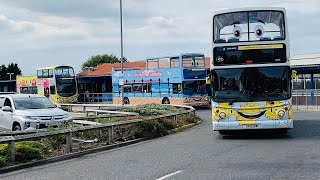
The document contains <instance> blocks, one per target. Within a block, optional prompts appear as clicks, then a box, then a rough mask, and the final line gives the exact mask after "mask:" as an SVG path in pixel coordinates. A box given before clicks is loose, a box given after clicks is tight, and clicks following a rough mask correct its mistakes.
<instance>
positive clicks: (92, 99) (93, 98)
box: [78, 93, 112, 103]
mask: <svg viewBox="0 0 320 180" xmlns="http://www.w3.org/2000/svg"><path fill="white" fill-rule="evenodd" d="M78 102H83V103H97V102H112V93H80V94H79V97H78Z"/></svg>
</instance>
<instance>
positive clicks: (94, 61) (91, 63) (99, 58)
mask: <svg viewBox="0 0 320 180" xmlns="http://www.w3.org/2000/svg"><path fill="white" fill-rule="evenodd" d="M120 62H121V59H120V58H118V57H117V56H115V55H113V54H111V55H108V54H102V55H100V54H98V55H95V56H91V58H89V59H88V60H87V61H86V62H84V63H83V64H82V69H85V68H87V67H97V66H98V65H100V64H103V63H120ZM123 62H127V59H125V58H124V59H123Z"/></svg>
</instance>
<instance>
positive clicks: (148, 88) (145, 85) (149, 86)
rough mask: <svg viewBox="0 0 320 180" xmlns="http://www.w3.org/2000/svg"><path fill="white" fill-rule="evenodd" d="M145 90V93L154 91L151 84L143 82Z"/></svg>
mask: <svg viewBox="0 0 320 180" xmlns="http://www.w3.org/2000/svg"><path fill="white" fill-rule="evenodd" d="M143 92H145V93H150V92H152V88H151V84H143Z"/></svg>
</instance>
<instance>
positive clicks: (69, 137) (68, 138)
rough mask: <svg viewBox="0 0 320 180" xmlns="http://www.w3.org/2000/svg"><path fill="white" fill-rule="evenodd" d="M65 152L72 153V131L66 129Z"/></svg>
mask: <svg viewBox="0 0 320 180" xmlns="http://www.w3.org/2000/svg"><path fill="white" fill-rule="evenodd" d="M66 144H67V152H72V130H71V129H68V132H67V135H66Z"/></svg>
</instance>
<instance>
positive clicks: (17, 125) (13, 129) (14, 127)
mask: <svg viewBox="0 0 320 180" xmlns="http://www.w3.org/2000/svg"><path fill="white" fill-rule="evenodd" d="M12 131H21V126H20V125H19V124H14V125H13V128H12Z"/></svg>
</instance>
